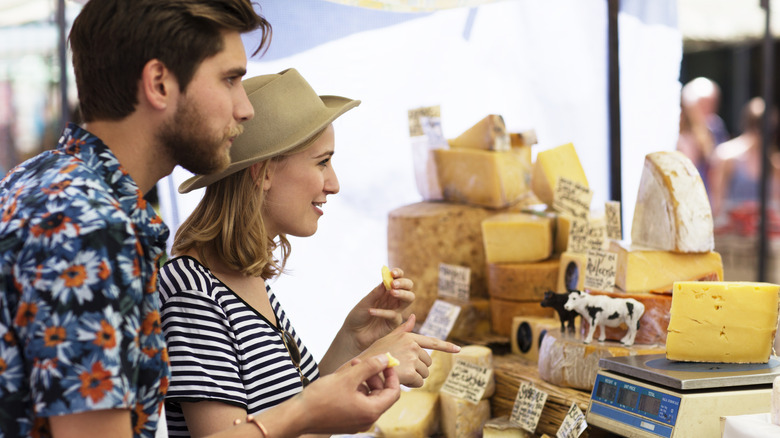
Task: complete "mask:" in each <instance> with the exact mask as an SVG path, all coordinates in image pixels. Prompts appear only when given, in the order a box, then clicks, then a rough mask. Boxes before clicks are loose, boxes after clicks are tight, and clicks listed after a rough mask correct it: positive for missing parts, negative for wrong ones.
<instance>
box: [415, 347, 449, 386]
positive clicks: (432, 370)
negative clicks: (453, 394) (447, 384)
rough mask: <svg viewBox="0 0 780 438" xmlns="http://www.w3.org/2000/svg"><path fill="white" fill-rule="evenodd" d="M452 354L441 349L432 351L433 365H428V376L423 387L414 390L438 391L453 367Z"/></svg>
mask: <svg viewBox="0 0 780 438" xmlns="http://www.w3.org/2000/svg"><path fill="white" fill-rule="evenodd" d="M452 356H453V354H452V353H445V352H443V351H440V350H433V351H431V366H429V367H428V377H426V378H425V380H424V381H423V385H422V386H421V387H419V388H414V389H412V391H426V392H435V393H438V392H439V390H440V389H441V386H442V385H443V384H444V381H445V380H447V376H448V375H449V374H450V370H451V369H452Z"/></svg>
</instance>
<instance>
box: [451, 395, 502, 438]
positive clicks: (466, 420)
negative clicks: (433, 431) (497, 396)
mask: <svg viewBox="0 0 780 438" xmlns="http://www.w3.org/2000/svg"><path fill="white" fill-rule="evenodd" d="M439 400H440V402H441V428H442V430H443V431H444V436H446V437H447V438H469V437H473V438H478V437H480V436H481V435H482V426H484V425H485V423H486V422H487V421H488V420H489V419H490V400H487V399H483V400H480V402H479V403H477V405H476V406H475V405H474V404H473V403H471V402H470V401H467V400H464V399H462V398H458V397H455V396H452V395H450V394H447V393H446V392H442V393H441V394H440V396H439Z"/></svg>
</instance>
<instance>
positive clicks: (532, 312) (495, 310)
mask: <svg viewBox="0 0 780 438" xmlns="http://www.w3.org/2000/svg"><path fill="white" fill-rule="evenodd" d="M541 302H542V301H541V300H539V301H512V300H502V299H500V298H491V299H490V324H491V327H493V333H495V334H497V335H501V336H507V337H509V336H511V334H512V319H513V318H514V317H515V316H546V317H552V316H554V315H555V310H554V309H552V308H551V307H542V305H541Z"/></svg>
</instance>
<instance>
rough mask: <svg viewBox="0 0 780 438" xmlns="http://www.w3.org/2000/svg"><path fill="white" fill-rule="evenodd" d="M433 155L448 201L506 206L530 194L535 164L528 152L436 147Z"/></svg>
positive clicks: (491, 206) (498, 206) (485, 205)
mask: <svg viewBox="0 0 780 438" xmlns="http://www.w3.org/2000/svg"><path fill="white" fill-rule="evenodd" d="M433 154H434V158H435V161H436V173H437V175H438V177H439V184H440V185H441V189H442V194H443V196H444V199H445V200H447V201H451V202H461V203H466V204H472V205H480V206H484V207H490V208H502V207H508V206H510V205H512V204H515V203H517V202H518V201H519V200H521V199H522V198H524V197H527V195H528V194H529V186H528V184H529V179H530V172H531V163H529V162H528V160H527V155H526V154H522V153H519V152H516V151H514V150H511V149H510V150H508V151H483V150H479V149H436V150H434V151H433Z"/></svg>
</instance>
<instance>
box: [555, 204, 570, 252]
mask: <svg viewBox="0 0 780 438" xmlns="http://www.w3.org/2000/svg"><path fill="white" fill-rule="evenodd" d="M573 220H574V219H573V218H572V217H571V216H569V215H568V214H565V213H560V214H556V215H555V241H554V242H553V252H555V253H556V254H561V253H563V252H565V251H566V250H567V249H568V248H569V232H570V231H571V223H572V221H573Z"/></svg>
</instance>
